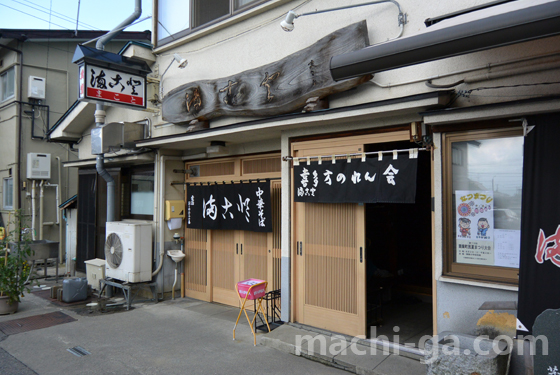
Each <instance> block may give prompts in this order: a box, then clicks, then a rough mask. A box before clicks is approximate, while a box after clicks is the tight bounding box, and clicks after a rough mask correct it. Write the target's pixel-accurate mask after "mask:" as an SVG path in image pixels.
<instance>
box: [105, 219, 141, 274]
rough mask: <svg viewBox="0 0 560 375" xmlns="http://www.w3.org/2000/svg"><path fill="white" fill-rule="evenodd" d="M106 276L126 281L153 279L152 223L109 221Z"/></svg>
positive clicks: (106, 244)
mask: <svg viewBox="0 0 560 375" xmlns="http://www.w3.org/2000/svg"><path fill="white" fill-rule="evenodd" d="M106 233H107V235H106V237H105V238H106V240H105V260H106V266H105V277H108V278H109V277H110V278H113V279H117V280H121V281H124V282H129V283H139V282H144V281H151V280H152V224H150V223H149V222H124V221H112V222H108V223H107V226H106Z"/></svg>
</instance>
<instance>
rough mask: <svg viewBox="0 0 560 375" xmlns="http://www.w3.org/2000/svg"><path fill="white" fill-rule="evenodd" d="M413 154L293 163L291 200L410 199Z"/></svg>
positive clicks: (414, 165) (414, 166)
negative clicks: (363, 159) (292, 195)
mask: <svg viewBox="0 0 560 375" xmlns="http://www.w3.org/2000/svg"><path fill="white" fill-rule="evenodd" d="M417 166H418V158H417V154H416V153H413V154H412V157H411V156H409V155H403V154H401V155H398V158H397V159H394V158H393V156H392V155H390V156H389V155H384V156H383V158H382V160H379V158H378V156H377V155H375V157H372V158H366V159H365V161H362V159H351V160H350V162H348V160H340V159H339V160H336V163H335V164H333V163H332V160H331V159H328V160H324V159H323V160H322V163H321V164H319V162H318V161H313V162H310V163H309V164H307V162H303V163H301V164H300V165H294V184H295V186H294V188H295V189H294V201H296V202H317V203H414V202H415V200H416V170H417Z"/></svg>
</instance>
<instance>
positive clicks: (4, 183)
mask: <svg viewBox="0 0 560 375" xmlns="http://www.w3.org/2000/svg"><path fill="white" fill-rule="evenodd" d="M8 181H12V186H11V191H10V195H11V201H12V204H11V205H8V204H6V200H7V197H8V194H6V193H7V190H8V189H7V182H8ZM2 208H3V209H4V210H13V209H14V178H13V177H5V178H3V179H2Z"/></svg>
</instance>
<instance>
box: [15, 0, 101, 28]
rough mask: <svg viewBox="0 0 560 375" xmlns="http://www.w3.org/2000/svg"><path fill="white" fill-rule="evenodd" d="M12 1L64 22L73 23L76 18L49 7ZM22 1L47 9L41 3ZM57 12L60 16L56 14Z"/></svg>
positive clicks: (85, 25)
mask: <svg viewBox="0 0 560 375" xmlns="http://www.w3.org/2000/svg"><path fill="white" fill-rule="evenodd" d="M12 1H13V2H15V3H18V4H21V5H23V6H26V7H29V8H31V9H34V10H36V11H38V12H42V13H46V14H48V15H49V16H52V17H56V18H59V19H61V20H62V21H64V22H71V23H74V22H75V21H76V20H75V19H73V18H72V17H69V16H66V15H64V14H62V13H58V12H55V11H52V10H50V9H49V11H46V10H42V9H39V8H36V7H34V6H31V5H27V4H25V3H22V2H21V1H18V0H12ZM24 1H27V2H28V3H31V4H34V5H36V6H38V7H40V8H44V9H48V8H45V7H43V6H41V5H38V4H35V3H33V2H31V1H29V0H24ZM57 14H59V15H60V16H57ZM80 24H81V25H82V26H84V27H88V28H94V29H97V28H95V27H93V26H91V25H88V24H85V23H82V22H80ZM97 30H99V29H97Z"/></svg>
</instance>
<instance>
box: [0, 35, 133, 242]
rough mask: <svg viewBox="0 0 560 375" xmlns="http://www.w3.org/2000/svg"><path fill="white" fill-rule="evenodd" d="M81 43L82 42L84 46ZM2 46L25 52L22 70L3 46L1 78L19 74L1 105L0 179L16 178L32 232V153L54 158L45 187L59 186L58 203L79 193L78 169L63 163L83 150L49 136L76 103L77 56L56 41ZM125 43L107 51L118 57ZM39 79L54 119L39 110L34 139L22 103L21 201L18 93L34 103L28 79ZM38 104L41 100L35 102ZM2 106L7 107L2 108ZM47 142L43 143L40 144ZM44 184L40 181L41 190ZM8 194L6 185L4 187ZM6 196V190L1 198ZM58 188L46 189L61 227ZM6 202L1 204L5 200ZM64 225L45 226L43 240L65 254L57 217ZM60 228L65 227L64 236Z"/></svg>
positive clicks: (50, 218) (47, 206) (48, 218)
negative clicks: (13, 70) (42, 80)
mask: <svg viewBox="0 0 560 375" xmlns="http://www.w3.org/2000/svg"><path fill="white" fill-rule="evenodd" d="M79 42H82V41H79ZM0 43H1V44H4V45H8V46H9V47H11V48H14V49H18V50H20V51H21V52H22V53H23V68H22V67H21V65H20V57H19V56H18V54H17V53H16V52H14V51H12V50H9V49H7V48H3V47H1V46H0V60H2V62H3V63H2V67H0V73H1V72H3V71H5V70H6V69H9V68H10V67H12V66H14V67H15V68H16V74H15V95H14V97H12V98H10V99H8V100H5V101H4V102H0V108H1V109H0V132H1V133H0V139H1V140H2V142H1V147H0V179H1V180H3V179H4V178H6V177H9V174H10V170H11V176H13V177H14V209H15V208H17V207H18V199H19V206H20V207H21V209H22V211H23V213H24V215H26V216H27V217H28V218H29V220H30V221H29V226H30V227H31V218H32V215H33V213H32V199H31V195H32V188H31V187H32V180H28V179H27V154H28V153H48V154H50V155H51V178H50V179H48V180H45V181H44V183H45V184H52V185H54V184H56V185H59V187H58V188H59V189H60V199H59V201H58V204H61V203H63V202H64V201H66V200H67V199H68V198H70V197H72V196H73V195H75V194H76V193H77V189H78V186H77V185H78V178H77V170H76V169H74V168H62V166H61V163H63V162H66V161H72V160H77V159H78V150H77V149H74V148H71V147H70V145H68V144H61V143H54V142H47V137H46V133H47V130H48V129H50V128H51V127H52V126H53V125H54V124H55V123H56V122H57V120H58V119H59V118H60V117H61V116H62V115H63V114H64V113H65V112H66V111H67V110H68V108H69V107H70V106H71V105H72V104H73V103H74V102H75V101H76V99H77V91H78V88H77V73H78V68H77V65H75V64H73V63H72V58H73V55H74V51H75V49H76V43H77V42H76V41H73V42H72V41H58V40H57V39H51V40H49V41H46V40H45V41H34V40H28V41H25V42H20V41H15V40H8V39H0ZM124 44H125V42H124V41H116V42H111V43H109V44H108V45H107V48H106V50H108V51H111V52H118V51H119V50H120V49H121V48H122V47H123V45H124ZM21 71H22V72H23V77H22V81H21V82H22V84H21V86H20V72H21ZM29 76H37V77H42V78H45V80H46V93H45V99H44V100H41V101H40V104H41V105H46V106H48V107H49V118H48V122H47V111H46V110H45V109H43V108H39V107H36V112H35V114H34V117H35V119H34V122H35V124H34V134H33V136H34V137H33V136H32V122H33V119H32V116H33V114H32V113H31V109H32V107H31V106H30V105H26V104H21V107H22V112H21V113H22V116H21V150H20V152H19V155H20V158H21V160H20V174H21V178H20V179H19V180H20V188H21V195H20V196H19V197H18V195H17V191H18V183H17V181H18V176H17V170H18V168H17V163H18V142H19V139H18V134H19V133H18V125H19V120H20V118H19V106H20V104H18V103H16V101H17V100H19V91H20V90H21V92H22V97H21V100H22V101H23V102H30V101H31V100H29V99H28V97H27V93H28V77H29ZM35 102H36V103H38V102H37V101H35ZM2 107H3V108H2ZM41 138H43V139H41ZM38 184H39V182H37V185H38ZM0 189H3V184H1V185H0ZM3 193H4V192H3V191H2V194H3ZM36 196H37V200H36V212H35V225H36V231H35V232H36V238H37V239H38V238H39V235H40V229H39V188H37V191H36ZM56 198H57V197H56V189H55V188H54V187H46V188H45V189H44V213H43V220H44V222H47V223H48V222H51V223H56V222H57V212H58V211H59V209H58V207H57V199H56ZM0 203H2V201H0ZM8 212H9V210H6V209H5V208H4V207H3V206H2V207H1V213H2V217H3V219H4V222H5V224H7V220H8ZM58 220H59V223H58V225H57V224H53V225H47V226H44V231H43V238H44V239H48V240H52V241H60V242H61V246H62V249H65V238H66V235H65V228H66V225H65V224H66V223H65V222H64V221H63V220H62V215H59V216H58ZM59 227H62V230H61V232H60V233H59Z"/></svg>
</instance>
